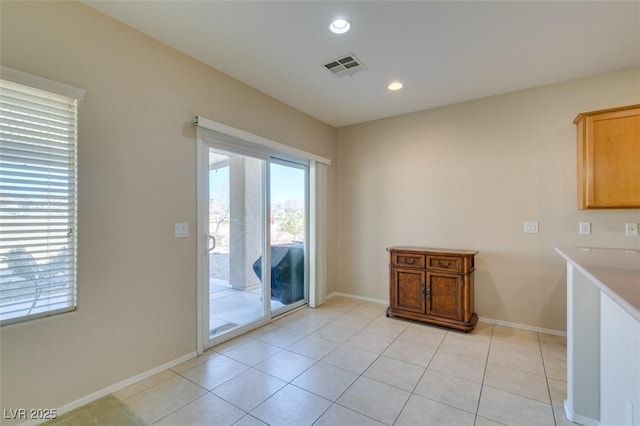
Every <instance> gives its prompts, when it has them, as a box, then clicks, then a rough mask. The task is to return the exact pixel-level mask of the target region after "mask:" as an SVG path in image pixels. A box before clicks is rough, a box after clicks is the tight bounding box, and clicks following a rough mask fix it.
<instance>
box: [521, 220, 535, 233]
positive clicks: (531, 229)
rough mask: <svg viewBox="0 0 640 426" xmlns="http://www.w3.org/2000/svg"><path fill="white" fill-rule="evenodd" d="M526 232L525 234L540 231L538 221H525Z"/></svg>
mask: <svg viewBox="0 0 640 426" xmlns="http://www.w3.org/2000/svg"><path fill="white" fill-rule="evenodd" d="M524 233H525V234H537V233H538V222H525V223H524Z"/></svg>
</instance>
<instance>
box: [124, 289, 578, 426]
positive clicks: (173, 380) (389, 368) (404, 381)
mask: <svg viewBox="0 0 640 426" xmlns="http://www.w3.org/2000/svg"><path fill="white" fill-rule="evenodd" d="M385 309H386V306H384V305H381V304H377V303H370V302H363V301H359V300H354V299H349V298H344V297H334V298H332V299H330V300H328V301H327V303H326V304H325V305H323V306H321V307H319V308H316V309H311V308H303V309H301V310H298V311H297V312H295V313H293V314H291V315H288V316H286V317H284V318H282V319H279V320H277V321H275V322H273V323H271V324H269V325H266V326H264V327H261V328H259V329H257V330H254V331H252V332H250V333H248V334H246V335H244V336H240V337H238V338H236V339H234V340H231V341H229V342H226V343H223V344H221V345H219V346H216V347H215V348H213V349H212V350H210V351H208V352H206V353H205V354H203V355H202V356H200V357H198V358H195V359H192V360H189V361H187V362H185V363H183V364H180V365H178V366H176V367H174V368H172V369H170V370H167V371H164V372H162V373H160V374H157V375H155V376H153V377H150V378H148V379H146V380H143V381H141V382H138V383H136V384H134V385H132V386H129V387H128V388H125V389H123V390H122V391H120V392H117V393H116V396H117V397H118V398H120V399H121V400H122V401H124V402H125V403H126V404H127V405H128V406H129V407H130V408H131V409H133V410H134V411H135V412H136V413H137V414H138V415H139V416H140V417H142V419H144V420H145V421H146V422H147V423H149V424H161V425H216V426H224V425H236V426H242V425H265V424H267V425H274V426H279V425H295V426H302V425H316V426H320V425H330V426H340V425H346V426H354V425H363V426H368V425H372V426H373V425H398V426H400V425H434V426H443V425H462V426H464V425H469V426H472V425H476V426H491V425H515V426H527V425H572V424H573V423H571V422H569V421H568V420H566V418H565V416H564V412H563V409H562V403H563V400H564V398H565V397H566V339H565V338H563V337H558V336H553V335H548V334H542V333H535V332H531V331H524V330H520V329H514V328H508V327H502V326H494V325H490V324H484V323H479V324H478V326H477V328H476V330H475V331H473V332H471V333H468V334H465V333H462V332H458V331H450V330H447V329H444V328H440V327H434V326H430V325H426V324H421V323H417V322H413V321H406V320H402V319H399V318H386V317H385V315H384V313H385Z"/></svg>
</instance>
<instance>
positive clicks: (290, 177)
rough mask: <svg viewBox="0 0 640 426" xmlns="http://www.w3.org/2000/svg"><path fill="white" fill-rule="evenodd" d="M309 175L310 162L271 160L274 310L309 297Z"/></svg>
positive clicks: (299, 302)
mask: <svg viewBox="0 0 640 426" xmlns="http://www.w3.org/2000/svg"><path fill="white" fill-rule="evenodd" d="M308 174H309V168H308V167H307V166H306V165H301V164H297V163H292V162H288V161H282V160H276V159H273V158H272V159H271V161H270V163H269V206H270V215H269V217H270V221H269V225H270V233H269V234H270V246H271V311H272V312H273V313H279V312H283V311H286V310H288V309H291V308H293V307H296V306H300V305H301V304H304V303H305V302H306V300H307V288H308V286H307V284H306V283H307V281H308V280H307V275H308V274H307V271H308V267H307V258H308V256H306V253H308V250H307V241H308V240H309V238H308V225H307V223H308V214H307V211H308V190H307V188H308V186H309V185H308V181H309V179H308Z"/></svg>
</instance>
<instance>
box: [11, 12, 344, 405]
mask: <svg viewBox="0 0 640 426" xmlns="http://www.w3.org/2000/svg"><path fill="white" fill-rule="evenodd" d="M1 7H2V9H1V22H0V28H1V33H0V36H1V45H0V49H1V52H2V58H1V59H2V64H3V65H5V66H9V67H12V68H15V69H18V70H22V71H26V72H29V73H32V74H37V75H42V76H44V77H47V78H50V79H53V80H57V81H61V82H64V83H67V84H70V85H73V86H76V87H80V88H83V89H86V91H87V96H86V101H85V102H84V103H82V104H81V105H80V121H79V158H80V171H79V295H78V297H79V306H78V310H77V312H75V313H71V314H65V315H59V316H56V317H54V318H50V319H45V320H38V321H32V322H28V323H24V324H18V325H13V326H7V327H3V328H2V330H1V333H2V336H1V337H2V340H1V347H2V348H1V352H0V356H1V358H0V359H1V364H0V367H1V376H2V378H1V383H0V384H1V392H2V395H1V400H2V407H1V408H14V409H15V408H30V407H34V408H56V407H60V406H62V405H64V404H67V403H70V402H72V401H74V400H77V399H79V398H81V397H84V396H86V395H89V394H91V393H93V392H96V391H99V390H101V389H103V388H105V387H107V386H110V385H113V384H115V383H118V382H120V381H122V380H125V379H128V378H130V377H132V376H135V375H137V374H140V373H142V372H145V371H147V370H149V369H151V368H154V367H156V366H159V365H162V364H164V363H166V362H169V361H171V360H174V359H176V358H178V357H180V356H183V355H185V354H188V353H190V352H193V351H195V349H196V243H195V231H196V195H195V178H196V175H195V174H196V172H195V165H196V161H195V130H194V128H193V127H192V126H191V125H190V123H189V122H190V120H191V118H192V117H193V116H194V115H202V116H204V117H207V118H210V119H213V120H216V121H219V122H222V123H225V124H227V125H230V126H234V127H237V128H240V129H243V130H246V131H249V132H252V133H255V134H258V135H261V136H263V137H267V138H270V139H273V140H275V141H278V142H282V143H286V144H289V145H292V146H295V147H297V148H300V149H303V150H306V151H309V152H312V153H315V154H318V155H321V156H324V157H328V158H330V159H334V157H335V131H334V129H332V128H331V127H329V126H327V125H325V124H323V123H320V122H319V121H317V120H315V119H312V118H310V117H309V116H307V115H304V114H302V113H300V112H298V111H296V110H294V109H292V108H290V107H288V106H286V105H284V104H282V103H280V102H278V101H276V100H274V99H273V98H271V97H268V96H266V95H264V94H262V93H260V92H257V91H256V90H254V89H252V88H250V87H248V86H246V85H244V84H242V83H239V82H238V81H235V80H233V79H231V78H229V77H227V76H225V75H224V74H222V73H221V72H218V71H215V70H213V69H211V68H209V67H207V66H205V65H203V64H202V63H199V62H197V61H195V60H193V59H191V58H189V57H187V56H185V55H183V54H180V53H178V52H176V51H174V50H173V49H170V48H168V47H167V46H165V45H162V44H160V43H157V42H155V41H153V40H151V39H150V38H148V37H146V36H144V35H143V34H141V33H138V32H136V31H133V30H131V29H130V28H128V27H126V26H124V25H121V24H119V23H117V22H115V21H113V20H111V19H109V18H107V17H105V16H103V15H101V14H99V13H97V12H95V11H93V10H92V9H90V8H88V7H86V6H84V5H82V4H80V3H67V2H44V3H40V2H35V3H34V2H19V3H14V2H7V1H3V2H2V4H1ZM221 42H224V41H221ZM328 179H329V195H328V210H329V215H328V222H329V223H328V224H329V226H330V229H334V230H335V229H336V223H335V208H334V205H335V202H334V199H335V195H334V190H333V188H334V187H335V167H330V168H329V177H328ZM175 222H188V223H189V225H190V231H191V237H190V238H186V239H174V238H173V224H174V223H175ZM328 241H329V247H328V249H329V250H328V253H329V263H330V265H331V263H332V262H333V253H335V251H336V250H335V247H334V245H332V244H335V238H334V237H333V235H331V234H330V235H329V238H328ZM333 270H334V268H333V267H332V266H330V267H329V272H328V274H329V275H328V276H329V279H333V278H334V273H333Z"/></svg>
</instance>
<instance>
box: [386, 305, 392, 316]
mask: <svg viewBox="0 0 640 426" xmlns="http://www.w3.org/2000/svg"><path fill="white" fill-rule="evenodd" d="M389 309H391V306H389V307H387V313H386V314H385V316H386V317H387V318H389V316H390V314H389Z"/></svg>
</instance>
